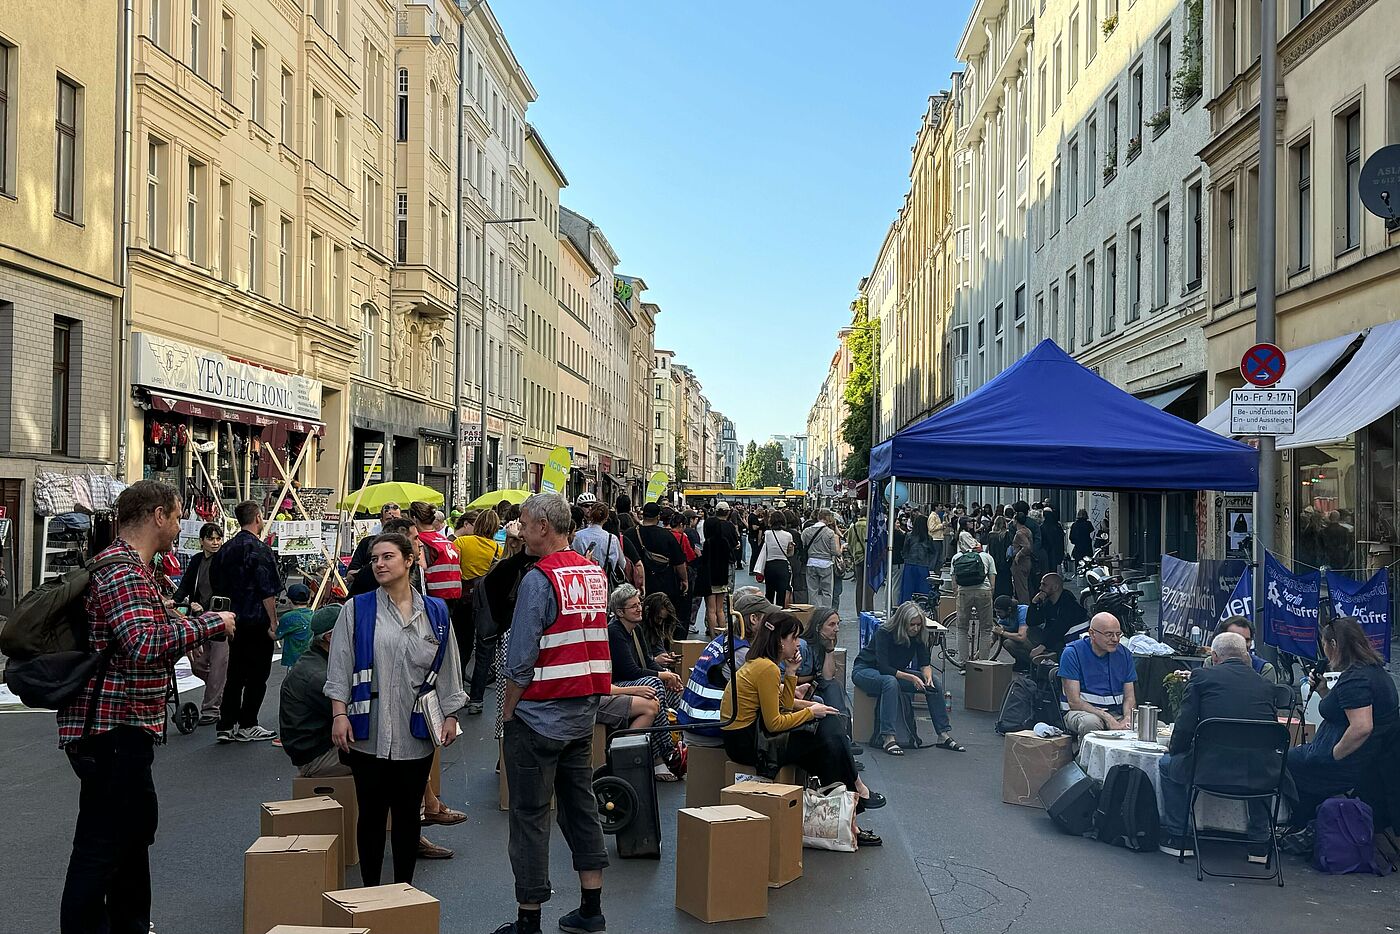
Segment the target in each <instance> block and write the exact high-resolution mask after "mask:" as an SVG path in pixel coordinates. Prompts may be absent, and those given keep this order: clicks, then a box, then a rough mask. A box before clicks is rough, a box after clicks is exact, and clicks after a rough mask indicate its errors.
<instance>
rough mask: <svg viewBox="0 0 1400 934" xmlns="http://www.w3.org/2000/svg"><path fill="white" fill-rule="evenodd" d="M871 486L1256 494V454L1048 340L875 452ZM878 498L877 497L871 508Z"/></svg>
mask: <svg viewBox="0 0 1400 934" xmlns="http://www.w3.org/2000/svg"><path fill="white" fill-rule="evenodd" d="M870 479H871V483H872V486H873V485H876V484H877V483H881V482H882V481H887V482H885V483H883V485H884V486H885V487H886V497H884V501H885V502H886V503H888V502H889V501H890V500H891V499H893V489H894V484H895V482H896V481H897V480H905V481H914V482H930V481H944V482H948V481H953V482H963V483H992V484H998V485H1006V486H1025V487H1061V488H1078V489H1088V490H1231V491H1251V490H1255V489H1258V486H1259V455H1258V452H1257V451H1255V450H1254V448H1252V447H1250V446H1249V445H1247V444H1242V443H1240V442H1238V441H1234V440H1231V439H1229V438H1222V437H1221V436H1219V435H1217V434H1215V433H1214V432H1212V431H1209V430H1207V429H1205V428H1201V427H1199V426H1197V425H1193V424H1192V423H1191V422H1188V421H1185V420H1184V419H1180V418H1177V417H1176V416H1175V415H1170V414H1168V413H1166V412H1163V411H1162V410H1160V409H1158V408H1156V407H1155V406H1152V405H1150V404H1148V403H1146V402H1143V401H1142V400H1141V399H1137V398H1134V397H1133V396H1132V395H1130V394H1129V393H1127V392H1125V391H1123V390H1122V389H1119V388H1118V387H1117V386H1114V385H1113V384H1112V383H1110V382H1108V381H1107V380H1105V379H1103V378H1102V377H1101V376H1099V375H1097V374H1096V373H1094V372H1092V371H1091V370H1089V369H1087V368H1085V367H1084V366H1082V365H1080V364H1079V363H1077V362H1076V361H1075V360H1074V359H1073V358H1072V357H1070V356H1069V355H1068V354H1066V353H1065V352H1064V351H1063V350H1061V349H1060V348H1059V347H1058V346H1057V345H1056V344H1055V342H1054V341H1051V340H1044V341H1041V342H1040V344H1039V345H1037V346H1036V347H1035V348H1034V349H1033V350H1031V352H1030V353H1028V354H1026V355H1025V356H1024V357H1022V358H1021V359H1020V360H1018V361H1016V363H1014V364H1012V365H1011V366H1010V367H1008V368H1007V369H1005V370H1003V371H1002V372H1001V373H1000V374H998V375H997V376H996V377H994V378H993V379H992V380H990V381H989V382H988V383H986V384H985V385H983V386H982V387H981V388H979V389H977V390H976V391H975V392H973V393H972V394H971V395H969V396H968V397H967V398H965V399H962V400H961V401H959V402H957V403H956V404H954V405H951V406H949V407H948V408H946V409H944V410H943V411H941V412H938V413H936V414H934V415H930V416H929V417H928V418H926V419H924V420H923V421H921V422H919V423H917V424H915V425H910V426H909V427H908V428H906V429H904V430H903V431H901V432H898V433H897V434H895V435H894V437H892V438H890V439H889V440H887V441H885V442H884V443H883V444H881V445H879V446H878V447H876V448H875V449H874V450H873V451H871V453H870ZM875 502H876V500H875V497H874V495H873V493H872V497H871V504H872V512H873V509H874V504H875ZM877 524H879V525H881V526H883V528H881V532H882V533H884V535H886V536H888V539H887V540H886V541H885V542H883V544H884V545H885V547H886V552H885V557H886V573H887V574H888V573H890V572H891V570H892V569H891V567H890V561H891V559H892V557H893V555H892V554H891V551H892V541H893V526H892V524H891V523H889V522H888V521H885V522H879V523H877V521H876V517H874V516H873V515H872V517H871V522H870V528H871V532H872V542H871V544H875V543H877V542H878V539H874V530H875V528H876V526H877ZM876 547H877V550H878V545H876Z"/></svg>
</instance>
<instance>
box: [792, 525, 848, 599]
mask: <svg viewBox="0 0 1400 934" xmlns="http://www.w3.org/2000/svg"><path fill="white" fill-rule="evenodd" d="M802 544H803V545H805V546H806V548H807V599H808V600H810V601H811V602H812V605H813V606H835V605H836V604H835V599H834V596H833V594H834V589H835V586H836V556H837V555H839V554H841V552H842V551H843V550H845V547H846V546H845V545H844V544H843V543H842V541H841V536H840V535H838V534H837V533H836V516H835V515H834V514H833V513H832V511H831V510H830V509H823V510H821V511H820V512H818V513H817V521H816V522H814V523H812V524H811V525H810V526H808V527H807V528H806V529H804V530H803V532H802Z"/></svg>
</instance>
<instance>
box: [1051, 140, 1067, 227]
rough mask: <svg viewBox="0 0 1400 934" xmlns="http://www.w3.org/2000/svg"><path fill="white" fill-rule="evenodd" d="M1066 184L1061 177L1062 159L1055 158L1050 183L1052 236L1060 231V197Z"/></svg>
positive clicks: (1062, 195)
mask: <svg viewBox="0 0 1400 934" xmlns="http://www.w3.org/2000/svg"><path fill="white" fill-rule="evenodd" d="M1064 191H1065V189H1064V186H1063V185H1062V184H1061V179H1060V161H1059V160H1058V159H1056V160H1055V170H1054V172H1053V173H1052V175H1051V183H1050V236H1051V237H1053V236H1055V234H1057V233H1059V232H1060V199H1061V198H1063V197H1064V196H1065V195H1064Z"/></svg>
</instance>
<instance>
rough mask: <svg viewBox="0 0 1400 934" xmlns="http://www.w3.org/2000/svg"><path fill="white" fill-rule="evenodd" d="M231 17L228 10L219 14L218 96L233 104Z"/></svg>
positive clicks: (232, 37)
mask: <svg viewBox="0 0 1400 934" xmlns="http://www.w3.org/2000/svg"><path fill="white" fill-rule="evenodd" d="M233 46H234V33H233V16H232V15H230V13H229V12H228V10H224V11H223V12H222V13H220V14H219V94H220V96H222V97H223V99H224V101H225V102H227V103H230V104H232V103H233Z"/></svg>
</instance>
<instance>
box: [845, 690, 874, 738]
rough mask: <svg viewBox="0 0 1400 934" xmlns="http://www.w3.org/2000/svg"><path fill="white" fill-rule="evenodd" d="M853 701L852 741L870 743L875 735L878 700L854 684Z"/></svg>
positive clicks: (851, 697)
mask: <svg viewBox="0 0 1400 934" xmlns="http://www.w3.org/2000/svg"><path fill="white" fill-rule="evenodd" d="M850 699H851V739H853V740H855V741H856V742H858V743H868V742H870V737H871V736H873V735H875V705H876V703H877V701H876V699H875V698H873V697H871V696H870V695H869V694H867V693H865V692H864V691H862V690H861V689H860V688H859V687H857V686H856V685H854V684H852V685H851V691H850Z"/></svg>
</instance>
